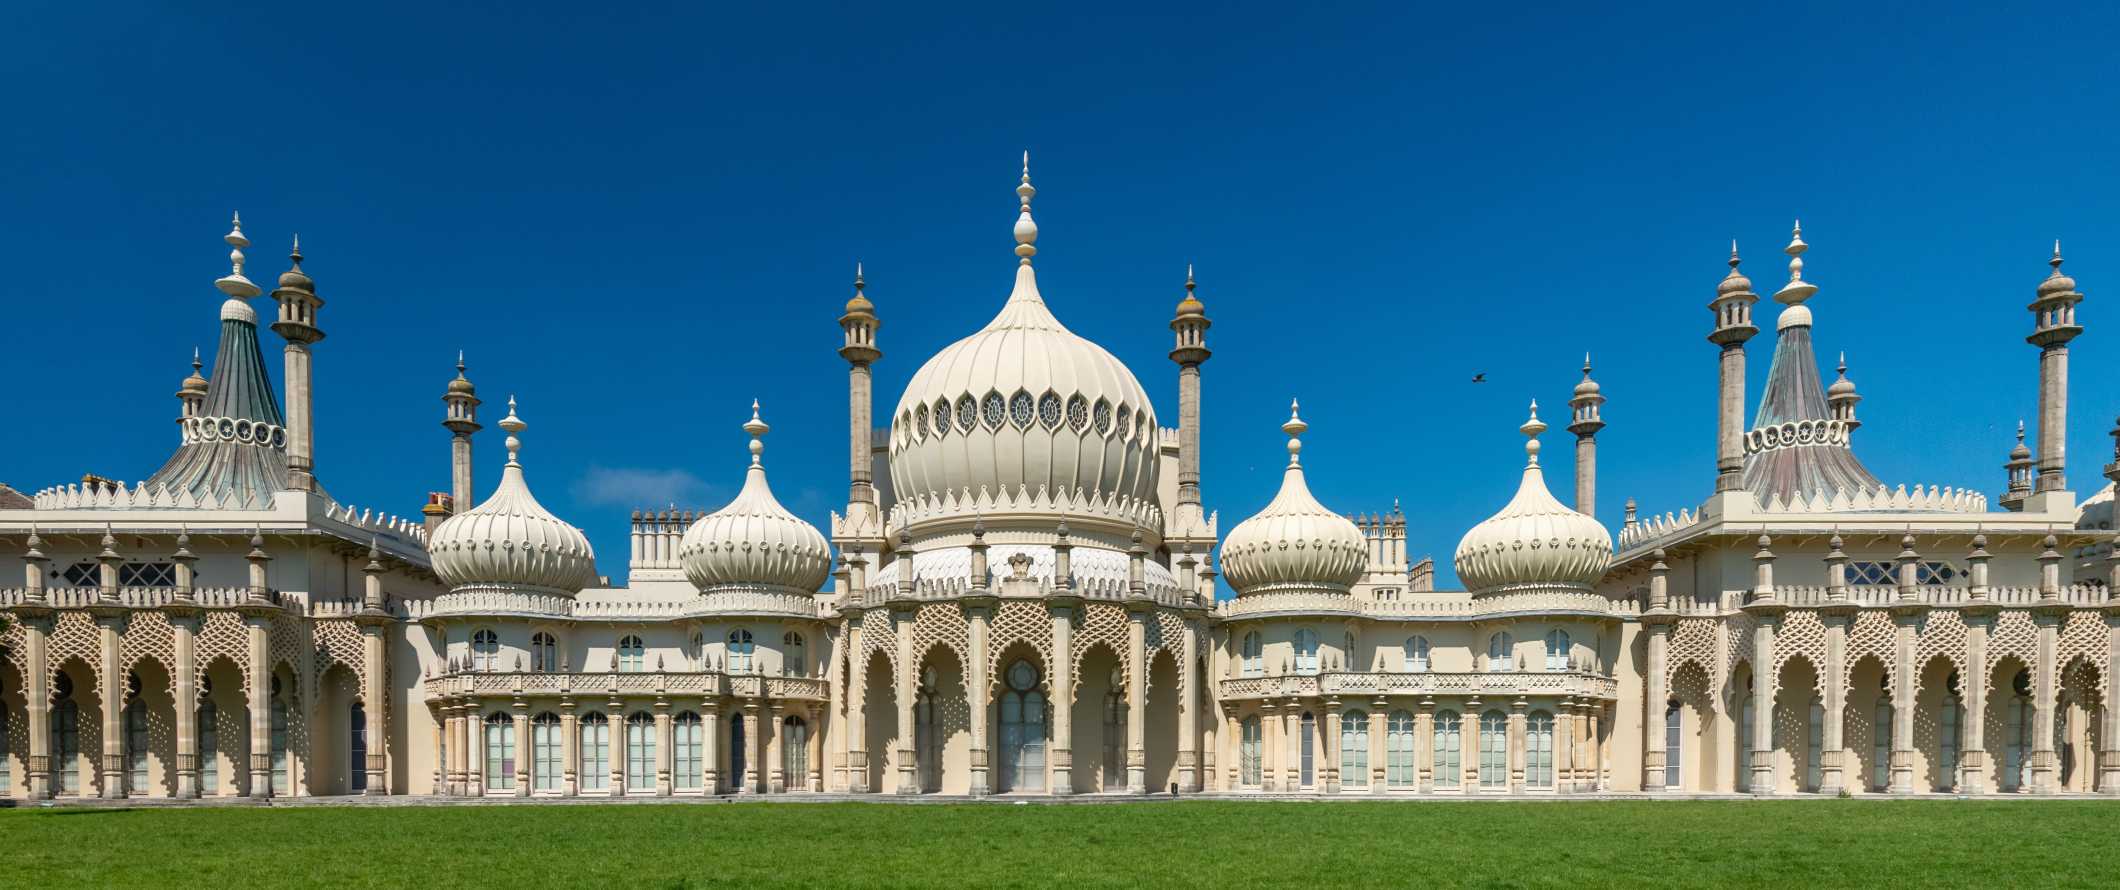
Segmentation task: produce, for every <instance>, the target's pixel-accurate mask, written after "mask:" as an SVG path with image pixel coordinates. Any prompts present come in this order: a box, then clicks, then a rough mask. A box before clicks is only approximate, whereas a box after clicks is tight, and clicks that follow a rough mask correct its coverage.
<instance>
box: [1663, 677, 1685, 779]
mask: <svg viewBox="0 0 2120 890" xmlns="http://www.w3.org/2000/svg"><path fill="white" fill-rule="evenodd" d="M1685 723H1686V715H1685V712H1684V711H1683V710H1681V709H1680V708H1679V704H1678V699H1675V698H1674V699H1672V700H1670V701H1669V702H1666V703H1665V704H1664V787H1665V788H1669V789H1671V790H1673V791H1678V790H1681V787H1680V786H1682V785H1683V784H1684V782H1685V778H1684V777H1685V763H1686V732H1685Z"/></svg>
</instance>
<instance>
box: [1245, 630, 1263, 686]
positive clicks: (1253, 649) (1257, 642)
mask: <svg viewBox="0 0 2120 890" xmlns="http://www.w3.org/2000/svg"><path fill="white" fill-rule="evenodd" d="M1243 658H1244V676H1247V677H1257V676H1260V675H1262V674H1264V673H1266V659H1265V643H1264V641H1263V640H1261V639H1260V638H1259V632H1258V631H1252V632H1250V633H1247V634H1245V635H1244V650H1243Z"/></svg>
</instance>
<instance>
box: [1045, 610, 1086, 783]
mask: <svg viewBox="0 0 2120 890" xmlns="http://www.w3.org/2000/svg"><path fill="white" fill-rule="evenodd" d="M1056 581H1057V579H1056ZM1081 603H1082V600H1081V598H1080V597H1077V596H1074V595H1073V594H1072V593H1069V592H1067V591H1066V589H1056V590H1055V592H1054V594H1053V596H1052V597H1050V598H1049V599H1048V600H1047V602H1046V605H1047V608H1048V610H1049V615H1050V616H1051V618H1052V622H1053V637H1052V638H1053V680H1052V687H1053V702H1052V707H1053V719H1052V727H1053V751H1052V754H1053V762H1052V770H1053V784H1052V788H1053V793H1054V794H1056V795H1065V794H1073V793H1075V783H1074V768H1075V730H1074V726H1075V720H1074V710H1075V652H1074V645H1075V609H1076V607H1078V606H1080V605H1081Z"/></svg>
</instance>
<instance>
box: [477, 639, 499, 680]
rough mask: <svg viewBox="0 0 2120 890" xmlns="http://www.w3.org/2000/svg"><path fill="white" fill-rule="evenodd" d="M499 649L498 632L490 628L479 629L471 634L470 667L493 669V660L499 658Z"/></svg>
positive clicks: (482, 669) (483, 669) (485, 669)
mask: <svg viewBox="0 0 2120 890" xmlns="http://www.w3.org/2000/svg"><path fill="white" fill-rule="evenodd" d="M500 651H501V638H500V635H499V634H496V633H494V632H493V631H490V630H481V631H479V632H477V633H474V634H472V635H471V669H472V670H474V671H481V672H483V671H490V670H493V665H494V662H495V661H498V660H499V658H498V656H499V654H500Z"/></svg>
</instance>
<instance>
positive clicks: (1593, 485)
mask: <svg viewBox="0 0 2120 890" xmlns="http://www.w3.org/2000/svg"><path fill="white" fill-rule="evenodd" d="M1604 404H1605V396H1604V394H1603V392H1602V391H1600V390H1599V388H1598V385H1597V381H1595V380H1592V379H1590V354H1589V353H1587V352H1586V353H1583V382H1581V383H1578V384H1576V385H1575V397H1574V398H1571V399H1569V400H1568V407H1569V408H1572V409H1574V412H1575V416H1574V418H1573V419H1572V420H1571V421H1570V422H1569V424H1568V432H1571V433H1574V434H1575V512H1577V513H1581V514H1583V515H1584V516H1589V517H1593V518H1594V517H1596V516H1597V431H1598V430H1601V429H1604V428H1605V419H1604V416H1603V415H1602V414H1601V413H1600V411H1599V409H1600V407H1601V406H1603V405H1604Z"/></svg>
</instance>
